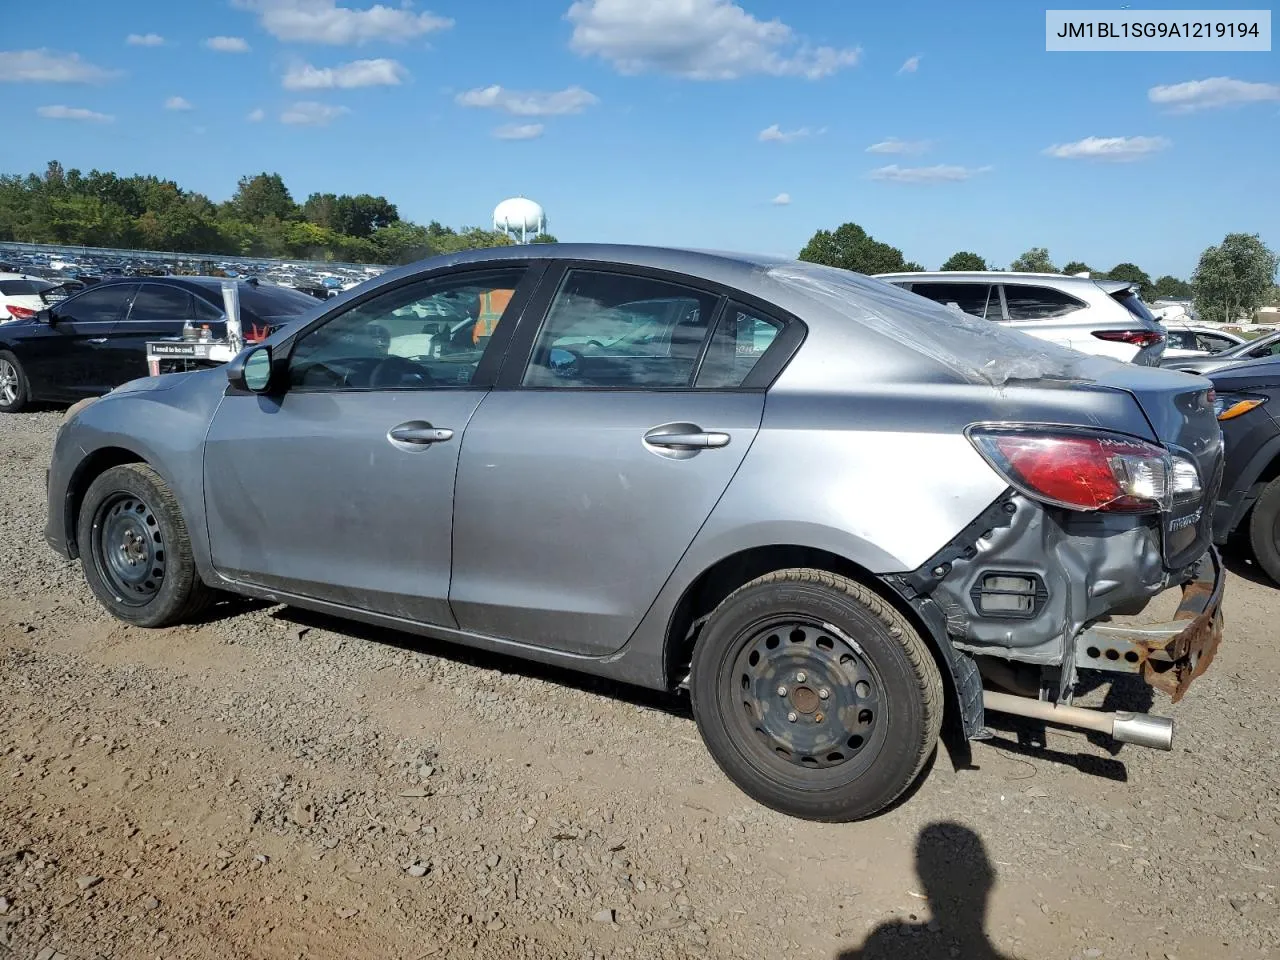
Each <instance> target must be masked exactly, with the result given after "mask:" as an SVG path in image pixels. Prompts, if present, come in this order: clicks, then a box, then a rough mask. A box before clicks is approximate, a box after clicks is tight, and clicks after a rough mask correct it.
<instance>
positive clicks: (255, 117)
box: [245, 107, 267, 123]
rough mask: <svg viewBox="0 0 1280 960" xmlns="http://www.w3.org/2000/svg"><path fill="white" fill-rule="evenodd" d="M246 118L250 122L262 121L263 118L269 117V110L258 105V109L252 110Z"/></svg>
mask: <svg viewBox="0 0 1280 960" xmlns="http://www.w3.org/2000/svg"><path fill="white" fill-rule="evenodd" d="M245 119H246V120H248V121H249V122H250V123H261V122H262V121H263V120H265V119H267V111H265V110H263V109H262V108H261V107H258V108H257V109H256V110H250V111H249V115H248V116H247V117H245Z"/></svg>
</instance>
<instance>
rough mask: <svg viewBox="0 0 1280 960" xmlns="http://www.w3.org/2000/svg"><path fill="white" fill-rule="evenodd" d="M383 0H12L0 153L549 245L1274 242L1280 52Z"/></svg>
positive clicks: (946, 15) (823, 2) (1184, 256)
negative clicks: (368, 207) (315, 201)
mask: <svg viewBox="0 0 1280 960" xmlns="http://www.w3.org/2000/svg"><path fill="white" fill-rule="evenodd" d="M389 4H390V5H375V4H373V3H371V2H369V0H187V2H183V3H175V2H173V0H119V2H114V3H102V2H100V0H60V2H57V3H20V4H16V5H13V6H11V8H10V9H8V10H7V11H6V13H5V18H4V19H5V29H4V38H3V40H0V45H2V46H3V47H4V48H5V49H4V50H3V51H0V128H2V129H3V130H4V131H5V133H4V149H3V151H2V152H0V156H2V157H3V160H2V161H0V168H3V170H4V171H6V172H27V171H30V170H39V169H43V166H44V164H45V162H46V161H48V160H50V159H55V158H56V159H59V160H61V161H62V163H63V164H64V165H65V166H67V167H72V166H75V167H80V168H82V169H84V170H88V169H90V168H93V167H97V168H99V169H103V170H115V171H117V172H122V173H132V172H137V173H154V174H157V175H160V176H163V177H168V178H172V179H174V180H177V181H178V182H179V183H180V184H181V185H182V186H184V187H187V188H190V189H195V190H199V191H201V192H204V193H206V194H208V195H209V196H210V197H211V198H212V199H214V200H222V199H225V198H226V197H228V196H229V195H230V194H231V192H232V191H233V190H234V189H235V183H236V180H237V179H238V178H239V177H240V176H241V175H242V174H246V173H255V172H258V171H262V170H267V171H278V172H279V173H281V174H282V175H283V176H284V178H285V182H286V183H287V184H288V186H289V188H290V189H291V191H292V192H293V195H294V197H295V199H297V200H299V201H301V200H302V199H305V197H306V195H307V194H308V193H311V192H312V191H318V190H323V191H332V192H339V193H342V192H349V193H357V192H368V193H374V194H384V195H386V196H387V197H388V198H389V199H390V200H392V201H393V202H394V203H396V204H397V206H398V207H399V209H400V212H401V215H402V216H405V217H407V218H410V219H413V220H417V221H427V220H431V219H436V220H440V221H442V222H444V223H448V224H452V225H455V226H458V225H463V224H467V225H477V224H478V225H487V224H488V221H489V218H490V216H491V213H492V209H493V207H494V205H495V204H496V203H497V202H498V201H499V200H501V199H503V198H504V197H507V196H511V195H514V194H523V195H525V196H529V197H532V198H534V199H536V200H538V201H539V202H540V203H542V204H543V205H544V207H545V208H546V210H547V215H548V219H549V226H550V229H551V231H552V232H553V233H555V234H556V235H557V236H558V237H559V238H560V239H562V240H600V241H617V242H637V243H657V244H667V245H676V246H696V247H716V248H724V249H739V250H753V251H761V252H768V253H785V254H790V255H794V254H795V253H796V252H797V251H798V250H799V249H800V247H801V246H802V245H803V244H804V243H805V241H806V240H807V239H808V237H809V236H810V235H811V234H812V233H813V231H814V230H815V229H817V228H819V227H835V226H837V225H838V224H840V223H842V222H845V221H847V220H852V221H854V222H857V223H859V224H861V225H862V226H863V227H864V228H865V229H866V230H867V231H868V232H870V233H871V234H872V235H874V236H875V237H876V238H878V239H881V240H885V241H888V242H890V243H892V244H894V245H896V246H899V247H901V248H902V249H903V251H904V253H905V254H906V255H907V257H908V258H910V259H915V260H918V261H920V262H922V263H924V264H925V265H926V266H928V267H936V266H937V265H938V264H939V263H940V262H941V261H942V260H943V259H945V258H946V257H947V256H949V255H950V254H951V253H953V252H954V251H956V250H957V249H970V250H974V251H976V252H978V253H979V254H981V255H983V256H985V257H986V258H987V259H988V261H989V262H992V263H994V264H999V265H1004V264H1007V263H1008V262H1009V261H1010V260H1011V259H1013V258H1014V257H1015V256H1016V255H1017V254H1019V253H1021V252H1022V251H1023V250H1025V249H1026V248H1027V247H1030V246H1047V247H1048V248H1049V250H1050V253H1051V255H1052V256H1053V257H1054V259H1055V262H1057V263H1058V264H1059V265H1061V264H1063V263H1064V262H1066V261H1067V260H1072V259H1081V260H1085V261H1086V262H1088V263H1090V264H1092V265H1094V266H1097V267H1100V268H1109V267H1111V266H1113V265H1114V264H1115V263H1117V262H1119V261H1122V260H1132V261H1134V262H1136V263H1138V264H1139V265H1140V266H1142V267H1143V268H1144V269H1146V270H1147V271H1148V272H1149V273H1151V274H1152V276H1156V275H1158V274H1163V273H1173V274H1176V275H1180V276H1186V275H1187V274H1189V273H1190V271H1191V270H1192V269H1193V268H1194V266H1195V262H1196V259H1197V257H1198V256H1199V253H1200V251H1201V250H1202V249H1203V248H1204V247H1205V246H1207V245H1209V244H1211V243H1216V242H1218V241H1219V240H1221V238H1222V237H1223V235H1224V234H1226V233H1228V232H1236V231H1244V232H1249V233H1253V232H1259V233H1261V234H1262V235H1263V238H1264V240H1267V241H1268V242H1269V243H1270V244H1271V245H1272V246H1273V247H1276V246H1280V226H1278V225H1280V189H1277V172H1280V69H1277V58H1276V55H1275V54H1274V53H1046V52H1045V50H1044V31H1045V26H1044V9H1045V8H1044V7H1043V6H1036V5H1034V4H1027V3H1024V2H1000V3H996V2H987V3H983V2H969V3H956V2H934V3H915V4H869V3H863V2H854V0H805V2H803V3H796V2H783V0H577V2H573V0H468V2H464V0H430V2H429V3H425V2H420V3H417V4H414V5H412V6H401V5H400V4H399V3H398V2H396V0H389ZM1159 6H1161V7H1162V8H1169V7H1173V6H1176V5H1175V4H1169V3H1162V4H1160V5H1159ZM1195 6H1196V7H1199V8H1203V6H1204V4H1203V3H1200V4H1196V5H1195ZM210 38H222V39H220V40H214V41H211V40H210ZM175 98H177V99H175ZM1091 138H1097V139H1091ZM875 145H879V147H878V148H877V150H874V151H869V149H868V148H871V147H873V146H875ZM1053 148H1057V151H1056V152H1057V153H1058V154H1060V155H1053V153H1052V152H1046V151H1052V149H1053ZM886 168H887V169H886ZM784 199H786V200H789V202H777V201H781V200H784Z"/></svg>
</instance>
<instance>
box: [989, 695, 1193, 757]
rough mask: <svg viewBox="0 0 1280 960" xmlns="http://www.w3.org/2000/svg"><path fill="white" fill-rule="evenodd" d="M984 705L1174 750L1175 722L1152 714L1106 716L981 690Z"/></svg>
mask: <svg viewBox="0 0 1280 960" xmlns="http://www.w3.org/2000/svg"><path fill="white" fill-rule="evenodd" d="M982 705H983V706H984V707H985V708H986V709H988V710H990V711H992V712H993V713H1012V714H1014V715H1015V716H1019V717H1031V718H1032V719H1035V720H1045V721H1047V722H1049V723H1057V724H1061V725H1062V726H1064V727H1077V728H1079V729H1082V730H1094V731H1096V732H1098V733H1105V734H1107V736H1109V737H1114V738H1115V739H1116V740H1119V741H1120V742H1121V743H1133V744H1137V745H1138V746H1140V747H1151V748H1152V749H1153V750H1172V749H1173V721H1172V720H1171V719H1169V718H1168V717H1153V716H1151V714H1149V713H1126V712H1120V713H1103V712H1102V711H1101V710H1086V709H1085V708H1083V707H1068V706H1063V705H1062V704H1053V703H1048V702H1046V701H1044V700H1032V699H1030V698H1028V697H1015V696H1013V695H1012V694H1009V693H996V692H995V691H993V690H984V691H982Z"/></svg>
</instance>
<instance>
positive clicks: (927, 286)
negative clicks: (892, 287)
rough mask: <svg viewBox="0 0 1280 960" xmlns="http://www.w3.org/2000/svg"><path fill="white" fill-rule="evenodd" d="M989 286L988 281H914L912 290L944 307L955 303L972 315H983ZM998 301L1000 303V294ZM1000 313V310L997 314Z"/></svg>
mask: <svg viewBox="0 0 1280 960" xmlns="http://www.w3.org/2000/svg"><path fill="white" fill-rule="evenodd" d="M989 286H990V284H986V283H913V284H912V285H911V292H912V293H918V294H919V295H920V296H922V297H927V298H929V299H930V300H932V301H933V302H934V303H940V304H942V305H943V306H944V307H947V306H952V305H954V306H955V307H957V308H959V309H960V310H962V311H963V312H965V313H967V314H970V315H971V316H975V317H981V316H983V315H984V313H985V311H986V308H987V290H988V288H989ZM996 301H997V305H998V304H999V295H997V297H996ZM998 313H999V311H997V315H998Z"/></svg>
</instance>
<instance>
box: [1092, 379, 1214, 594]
mask: <svg viewBox="0 0 1280 960" xmlns="http://www.w3.org/2000/svg"><path fill="white" fill-rule="evenodd" d="M1081 372H1083V373H1085V374H1086V375H1087V376H1089V377H1090V378H1091V379H1093V380H1094V382H1096V383H1097V384H1098V385H1099V386H1104V387H1109V388H1111V389H1113V390H1123V391H1124V392H1125V393H1127V394H1129V395H1130V396H1132V397H1133V398H1134V400H1136V401H1137V403H1138V406H1139V407H1140V408H1141V409H1142V413H1143V415H1144V416H1145V417H1146V418H1147V422H1148V423H1149V424H1150V425H1151V430H1152V433H1153V434H1154V435H1155V437H1156V439H1158V440H1159V441H1160V443H1161V444H1162V445H1163V446H1164V447H1166V448H1167V449H1169V450H1170V451H1171V452H1173V453H1175V454H1179V455H1181V456H1183V457H1186V458H1187V459H1189V460H1190V461H1191V462H1192V463H1194V464H1195V465H1196V470H1197V472H1198V473H1199V475H1200V488H1201V493H1200V496H1199V497H1195V498H1187V499H1185V500H1180V501H1178V502H1175V503H1174V505H1173V507H1172V509H1171V510H1169V511H1168V512H1167V513H1165V514H1164V515H1163V526H1164V557H1165V565H1166V566H1167V567H1168V568H1169V569H1171V570H1172V569H1176V568H1178V567H1182V566H1185V565H1186V564H1188V563H1191V562H1192V561H1194V560H1196V559H1198V558H1199V556H1200V554H1201V553H1203V552H1204V550H1205V549H1207V548H1208V546H1209V543H1210V541H1211V538H1212V525H1213V504H1214V502H1215V500H1216V499H1217V493H1218V486H1219V485H1220V484H1221V482H1222V461H1223V453H1222V430H1221V428H1220V427H1219V426H1218V419H1217V417H1216V416H1215V414H1214V411H1213V402H1212V400H1211V399H1210V391H1212V390H1213V384H1212V383H1210V382H1209V381H1208V380H1206V379H1204V378H1203V377H1197V376H1193V375H1191V374H1188V373H1182V372H1180V371H1177V370H1166V369H1163V368H1160V367H1139V366H1135V365H1133V364H1128V363H1117V362H1115V361H1112V360H1106V359H1103V358H1097V359H1091V360H1090V361H1089V362H1088V363H1086V364H1084V365H1083V369H1082V371H1081Z"/></svg>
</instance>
